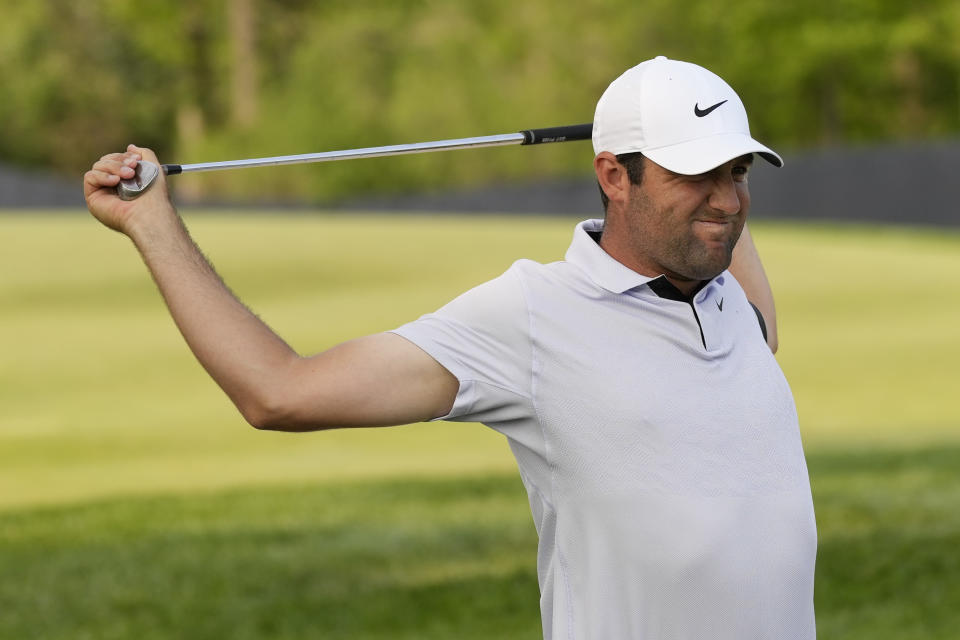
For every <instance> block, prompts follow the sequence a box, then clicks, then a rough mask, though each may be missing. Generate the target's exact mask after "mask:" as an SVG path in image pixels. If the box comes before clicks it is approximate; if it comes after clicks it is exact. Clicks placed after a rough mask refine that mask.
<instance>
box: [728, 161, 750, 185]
mask: <svg viewBox="0 0 960 640" xmlns="http://www.w3.org/2000/svg"><path fill="white" fill-rule="evenodd" d="M731 172H732V174H733V179H734V180H735V181H737V182H746V181H747V174H748V173H750V165H749V164H737V165H734V166H733V169H732V171H731Z"/></svg>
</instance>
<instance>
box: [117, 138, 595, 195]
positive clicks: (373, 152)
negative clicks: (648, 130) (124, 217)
mask: <svg viewBox="0 0 960 640" xmlns="http://www.w3.org/2000/svg"><path fill="white" fill-rule="evenodd" d="M592 131H593V124H592V123H589V122H588V123H586V124H575V125H568V126H564V127H545V128H542V129H527V130H525V131H520V132H518V133H504V134H500V135H494V136H480V137H476V138H456V139H453V140H437V141H434V142H418V143H414V144H395V145H388V146H385V147H366V148H362V149H345V150H342V151H322V152H320V153H303V154H299V155H293V156H274V157H271V158H249V159H246V160H225V161H222V162H200V163H197V164H165V165H162V166H160V167H158V166H157V165H155V164H154V163H152V162H146V161H143V162H140V163H138V164H137V167H136V169H135V170H134V171H135V174H134V176H133V177H132V178H127V179H125V180H121V181H120V184H119V185H117V195H119V196H120V199H121V200H133V199H135V198H137V197H138V196H140V194H142V193H144V192H145V191H146V190H147V189H149V188H150V185H152V184H153V182H154V180H156V177H157V175H159V173H160V171H163V172H164V174H166V175H168V176H174V175H177V174H178V173H190V172H193V171H219V170H222V169H244V168H248V167H267V166H273V165H281V164H303V163H307V162H330V161H333V160H351V159H354V158H379V157H384V156H397V155H402V154H407V153H426V152H428V151H446V150H453V149H472V148H476V147H497V146H505V145H508V144H519V145H531V144H545V143H548V142H567V141H570V140H589V139H590V137H591V134H592Z"/></svg>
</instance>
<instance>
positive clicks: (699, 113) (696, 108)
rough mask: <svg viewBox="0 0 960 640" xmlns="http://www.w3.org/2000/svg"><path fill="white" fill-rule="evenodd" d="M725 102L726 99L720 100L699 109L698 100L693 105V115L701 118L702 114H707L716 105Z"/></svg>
mask: <svg viewBox="0 0 960 640" xmlns="http://www.w3.org/2000/svg"><path fill="white" fill-rule="evenodd" d="M725 102H726V100H721V101H720V102H718V103H717V104H715V105H713V106H712V107H707V108H706V109H701V108H700V103H699V102H698V103H696V104H694V105H693V115H695V116H697V117H698V118H702V117H703V116H706V115H709V114H710V112H711V111H713V110H714V109H716V108H717V107H719V106H720V105H722V104H723V103H725Z"/></svg>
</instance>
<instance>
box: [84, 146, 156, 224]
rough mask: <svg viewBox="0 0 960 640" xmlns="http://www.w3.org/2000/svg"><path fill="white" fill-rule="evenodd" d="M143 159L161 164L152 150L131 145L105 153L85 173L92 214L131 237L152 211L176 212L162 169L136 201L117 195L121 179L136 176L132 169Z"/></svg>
mask: <svg viewBox="0 0 960 640" xmlns="http://www.w3.org/2000/svg"><path fill="white" fill-rule="evenodd" d="M140 160H148V161H150V162H154V163H156V164H157V165H159V164H160V162H159V161H158V160H157V156H156V154H154V153H153V151H151V150H150V149H146V148H141V147H137V146H134V145H132V144H131V145H129V146H128V147H127V151H126V153H110V154H107V155H105V156H103V157H102V158H100V160H98V161H97V162H96V163H95V164H94V165H93V167H92V168H91V169H90V171H87V173H86V174H85V175H84V176H83V196H84V198H86V200H87V208H88V209H90V213H92V214H93V216H94V217H95V218H96V219H97V220H99V221H100V222H102V223H103V224H104V225H106V226H107V227H109V228H111V229H113V230H114V231H119V232H120V233H124V234H126V235H128V236H129V235H130V234H131V231H132V229H133V227H134V226H135V225H137V224H140V223H141V222H142V220H143V219H144V218H146V217H149V216H150V215H151V211H156V210H158V209H160V210H162V211H164V212H167V213H169V212H172V211H173V206H172V205H171V203H170V195H169V193H168V192H167V181H166V176H164V174H163V172H162V171H161V172H160V175H158V176H157V178H156V180H155V183H154V185H153V186H152V187H150V189H149V190H147V191H146V192H145V193H144V194H143V195H141V196H140V197H139V198H137V199H136V200H132V201H124V200H121V199H120V197H119V196H118V195H117V192H116V186H117V185H118V184H119V183H120V180H123V179H126V178H132V177H133V169H134V167H136V166H137V163H138V162H139V161H140Z"/></svg>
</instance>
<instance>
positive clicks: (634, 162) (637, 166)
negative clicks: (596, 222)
mask: <svg viewBox="0 0 960 640" xmlns="http://www.w3.org/2000/svg"><path fill="white" fill-rule="evenodd" d="M617 162H619V163H620V164H622V165H623V166H624V167H625V168H626V170H627V177H628V178H629V179H630V184H632V185H636V186H640V183H641V182H642V181H643V154H642V153H640V152H639V151H635V152H633V153H621V154H620V155H618V156H617ZM597 188H599V189H600V201H601V202H603V212H604V213H606V212H607V205H609V204H610V198H608V197H607V194H605V193H604V192H603V189H602V188H600V183H599V182H597Z"/></svg>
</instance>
